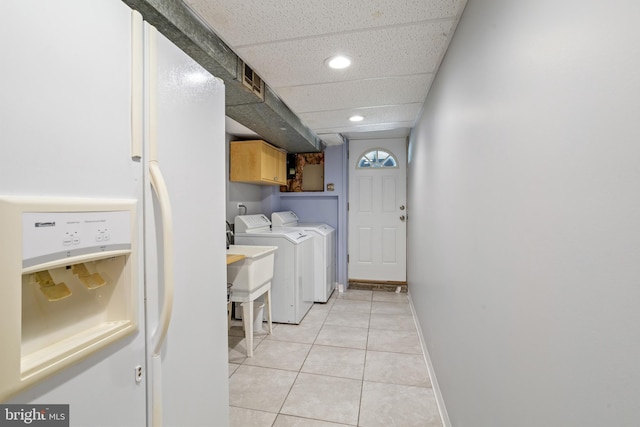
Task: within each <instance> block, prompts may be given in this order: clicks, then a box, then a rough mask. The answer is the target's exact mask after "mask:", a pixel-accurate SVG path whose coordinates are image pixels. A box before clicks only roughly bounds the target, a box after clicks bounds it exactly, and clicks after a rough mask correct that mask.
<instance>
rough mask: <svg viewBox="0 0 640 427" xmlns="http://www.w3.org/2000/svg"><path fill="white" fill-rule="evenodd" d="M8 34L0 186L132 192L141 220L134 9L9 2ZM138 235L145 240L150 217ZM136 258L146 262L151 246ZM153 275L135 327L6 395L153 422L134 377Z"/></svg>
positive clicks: (1, 189)
mask: <svg viewBox="0 0 640 427" xmlns="http://www.w3.org/2000/svg"><path fill="white" fill-rule="evenodd" d="M0 37H1V38H2V40H3V49H2V51H3V67H2V70H1V71H0V93H2V97H0V117H2V123H1V125H0V127H1V128H2V143H1V145H2V149H1V151H2V155H1V156H0V193H1V194H3V195H13V196H21V195H25V196H47V197H91V198H98V199H100V198H124V199H133V200H137V201H138V202H137V207H136V212H137V214H136V215H137V217H136V218H135V221H136V223H137V224H141V219H142V211H143V209H142V203H141V202H140V200H142V195H143V185H142V181H143V176H144V175H143V165H142V163H141V162H139V161H133V160H132V158H131V147H130V140H131V136H130V135H131V117H130V96H131V90H130V85H131V10H130V9H129V8H128V7H127V6H126V5H124V4H123V3H122V2H119V1H113V0H95V1H91V2H85V1H79V0H76V1H73V0H59V1H55V2H46V1H45V2H42V1H41V2H25V1H21V0H6V1H2V2H0ZM134 239H136V240H137V241H138V242H141V241H142V227H141V226H137V228H136V232H135V236H134ZM14 250H20V248H19V247H15V246H8V245H4V246H2V249H1V251H2V253H3V254H4V253H5V251H14ZM137 257H138V262H137V263H136V264H137V265H139V266H141V265H142V261H143V256H142V250H139V251H138V255H137ZM143 273H144V272H143V269H142V268H138V270H137V271H136V272H135V273H134V281H135V284H134V286H135V292H136V294H137V301H138V303H139V305H138V308H137V313H138V319H137V324H138V325H139V326H138V329H137V331H136V332H134V333H132V334H131V335H129V336H127V337H126V338H123V339H121V340H118V341H116V342H114V343H113V344H111V345H109V346H106V347H105V348H103V349H101V350H99V351H97V352H96V353H94V354H92V355H91V356H89V357H87V358H85V359H82V360H81V361H79V362H78V363H76V364H73V365H72V366H70V367H68V368H65V369H63V370H61V371H59V372H58V373H56V374H53V375H51V376H49V377H47V378H46V379H44V380H42V381H39V382H38V383H37V384H35V385H33V386H32V387H30V388H29V389H27V390H25V391H23V392H21V393H20V394H17V395H15V396H13V397H12V398H10V400H9V401H8V402H6V403H22V404H27V403H28V404H32V403H33V404H69V405H70V420H71V425H73V426H87V425H112V426H116V425H117V426H143V425H145V424H146V409H145V408H146V393H145V384H144V381H140V382H138V381H136V379H137V377H136V373H137V372H140V371H141V372H142V375H143V376H144V375H145V372H146V368H145V336H144V326H143V325H144V307H143V305H142V304H143V301H144V293H143V292H144V287H143V280H144V276H143ZM3 286H20V284H15V283H4V282H3ZM4 303H6V301H5V302H4ZM2 304H3V302H2V301H0V310H3V308H2ZM0 327H1V328H20V327H21V326H20V325H19V324H18V325H16V324H11V325H6V324H5V325H0ZM0 353H1V352H0ZM1 358H2V356H1V355H0V359H1ZM1 380H2V379H0V381H1Z"/></svg>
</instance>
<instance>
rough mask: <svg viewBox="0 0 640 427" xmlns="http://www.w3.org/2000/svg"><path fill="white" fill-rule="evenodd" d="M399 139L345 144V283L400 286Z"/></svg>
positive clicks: (402, 205)
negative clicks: (347, 188) (346, 224)
mask: <svg viewBox="0 0 640 427" xmlns="http://www.w3.org/2000/svg"><path fill="white" fill-rule="evenodd" d="M406 165H407V146H406V140H405V139H404V138H397V139H374V140H353V141H350V142H349V280H354V281H357V280H365V281H380V282H405V281H406V280H407V272H406V255H407V249H406V241H407V227H406V216H407V210H406V187H407V186H406V181H407V178H406Z"/></svg>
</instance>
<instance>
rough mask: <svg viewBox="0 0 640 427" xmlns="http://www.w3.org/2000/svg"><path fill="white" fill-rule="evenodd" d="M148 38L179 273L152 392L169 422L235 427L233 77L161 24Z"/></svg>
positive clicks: (158, 270) (151, 262)
mask: <svg viewBox="0 0 640 427" xmlns="http://www.w3.org/2000/svg"><path fill="white" fill-rule="evenodd" d="M154 33H155V38H156V41H155V43H153V41H152V40H153V37H154ZM145 37H146V42H145V49H146V50H147V55H146V56H147V61H146V65H145V66H146V73H145V76H146V83H145V86H146V88H147V97H146V98H147V105H148V113H149V114H148V117H147V119H148V132H147V140H148V142H149V145H151V146H152V145H153V144H152V143H153V142H154V140H155V142H156V143H157V147H156V149H153V148H152V147H151V146H148V147H147V150H148V151H149V152H150V158H151V159H154V158H157V164H158V166H159V169H160V170H161V171H162V175H163V177H164V181H165V182H166V187H167V190H168V193H169V198H170V202H171V207H172V221H171V222H172V224H173V227H172V228H173V230H172V233H173V275H174V277H173V279H174V290H173V306H172V309H171V322H170V324H169V329H168V334H167V337H166V340H165V342H164V344H163V345H162V347H161V351H160V354H159V356H160V359H159V360H160V361H161V366H160V368H159V369H158V370H157V371H156V370H155V369H154V372H155V374H154V378H151V379H150V380H151V383H150V387H149V392H150V396H149V400H150V401H151V402H155V407H156V409H158V410H160V409H161V412H162V414H161V417H162V424H163V425H166V426H174V425H185V426H186V425H189V426H197V425H211V422H212V421H211V417H212V416H215V423H216V425H227V424H228V422H229V417H228V405H229V395H228V393H229V392H228V360H227V359H228V356H227V326H226V322H227V305H226V299H227V294H226V280H225V278H226V263H225V260H226V243H225V242H226V235H225V228H224V221H225V210H224V205H225V193H224V191H225V185H224V183H225V179H226V178H225V157H224V153H225V134H224V84H223V82H222V81H221V80H219V79H217V78H215V77H213V76H211V75H210V74H209V73H208V72H207V71H205V70H204V69H203V68H201V67H200V66H199V65H198V64H197V63H195V62H194V61H193V60H192V59H191V58H189V57H188V56H187V55H186V54H185V53H184V52H182V51H181V50H180V49H178V48H177V47H176V46H175V45H173V44H172V43H171V42H170V41H169V40H167V39H166V38H165V37H164V36H162V35H161V34H158V33H157V32H156V30H155V29H154V28H153V27H151V26H148V25H147V29H146V32H145ZM154 44H155V48H154ZM153 50H155V55H154V54H153ZM154 56H155V58H156V60H153V57H154ZM149 59H151V61H149ZM145 191H146V202H145V211H146V213H145V228H146V232H145V235H146V249H147V251H146V252H147V253H146V264H147V272H146V274H147V276H146V277H147V301H148V303H147V316H148V324H147V326H148V329H147V335H148V339H149V349H150V352H151V353H152V351H151V350H152V348H151V347H152V344H153V343H152V342H151V340H152V338H151V337H153V336H154V335H155V334H156V331H157V329H158V324H159V321H158V319H159V318H161V311H162V307H163V305H164V296H165V290H166V289H165V287H164V286H165V283H166V281H165V279H166V278H165V277H163V274H164V268H163V264H162V263H163V256H164V253H165V251H164V248H163V245H162V242H163V235H162V232H161V230H160V224H161V220H162V217H161V215H162V214H161V212H160V206H159V202H158V199H157V197H156V196H155V194H154V193H152V191H151V189H150V186H149V185H147V186H146V190H145ZM152 356H153V355H152V354H149V357H150V358H152ZM157 359H158V358H156V362H157V361H158V360H157ZM159 382H161V386H159ZM154 387H155V392H154V391H153V390H154ZM159 393H161V396H158V394H159ZM158 399H160V405H158ZM151 409H153V408H151ZM152 412H153V411H152ZM154 415H155V417H154ZM159 416H160V414H158V413H155V414H154V413H150V417H151V425H160V421H161V420H160V419H158V418H159Z"/></svg>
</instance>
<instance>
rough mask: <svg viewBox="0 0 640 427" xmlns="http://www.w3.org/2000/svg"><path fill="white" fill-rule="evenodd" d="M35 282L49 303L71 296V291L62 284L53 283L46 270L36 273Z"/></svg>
mask: <svg viewBox="0 0 640 427" xmlns="http://www.w3.org/2000/svg"><path fill="white" fill-rule="evenodd" d="M36 282H38V284H39V285H40V291H42V293H43V294H44V296H45V297H47V299H48V300H49V301H58V300H61V299H64V298H66V297H68V296H71V289H69V287H68V286H67V285H66V284H65V283H64V282H60V283H55V282H54V281H53V277H51V273H49V271H48V270H43V271H38V272H37V273H36Z"/></svg>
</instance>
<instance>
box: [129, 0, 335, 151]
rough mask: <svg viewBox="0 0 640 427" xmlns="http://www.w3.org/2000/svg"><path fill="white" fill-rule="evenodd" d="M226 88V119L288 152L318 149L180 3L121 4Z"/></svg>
mask: <svg viewBox="0 0 640 427" xmlns="http://www.w3.org/2000/svg"><path fill="white" fill-rule="evenodd" d="M122 1H123V2H124V3H125V4H127V5H128V6H129V7H131V8H132V9H135V10H137V11H139V12H140V13H141V14H142V16H143V18H144V19H145V21H147V22H149V23H150V24H151V25H153V26H154V27H156V28H157V29H158V31H160V32H161V33H162V34H163V35H164V36H165V37H167V38H168V39H169V40H171V41H172V42H173V43H174V44H175V45H176V46H178V47H179V48H180V49H182V50H183V51H185V52H186V53H187V54H188V55H189V56H191V57H192V58H193V59H194V60H195V61H196V62H198V63H199V64H200V65H201V66H202V67H203V68H205V69H206V70H208V71H209V72H210V73H211V74H213V75H214V76H216V77H218V78H220V79H222V80H223V81H224V83H225V86H226V91H225V92H226V101H225V105H226V109H225V110H226V115H227V116H229V117H230V118H232V119H234V120H235V121H237V122H238V123H240V124H242V125H244V126H246V127H248V128H250V129H252V130H253V131H255V132H256V133H258V134H259V135H261V136H262V137H263V138H264V139H265V140H267V141H268V142H269V143H271V144H273V145H275V146H277V147H280V148H283V149H285V150H287V151H288V152H290V153H304V152H317V151H321V150H322V148H323V146H322V142H321V140H320V138H319V137H318V136H317V135H315V134H314V133H313V132H312V131H311V130H310V129H309V128H307V127H306V126H305V125H304V124H303V123H302V122H301V121H300V119H299V118H298V116H296V115H295V114H294V113H293V112H292V111H291V110H290V109H289V107H287V106H286V105H285V104H284V103H283V102H282V101H281V100H280V98H278V96H277V95H276V94H275V93H274V92H273V91H272V90H271V89H270V88H269V87H268V86H267V85H264V91H263V92H262V96H264V100H263V99H262V97H261V96H259V95H258V94H256V92H255V91H254V90H251V89H249V88H248V87H247V86H245V85H244V84H243V82H242V79H243V76H242V71H240V73H239V70H241V69H242V68H241V65H240V64H241V60H240V58H238V56H237V55H236V54H235V53H234V52H233V51H232V50H231V49H230V48H229V47H228V46H227V45H226V44H225V43H224V42H223V41H222V40H220V38H219V37H218V36H216V35H215V34H214V33H213V32H212V31H211V30H210V29H209V28H208V27H207V26H206V25H205V24H204V23H203V22H202V21H201V20H200V19H199V18H198V17H197V16H196V15H195V14H194V13H193V12H192V11H191V10H190V9H189V8H188V7H187V5H185V4H184V2H182V0H122Z"/></svg>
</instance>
